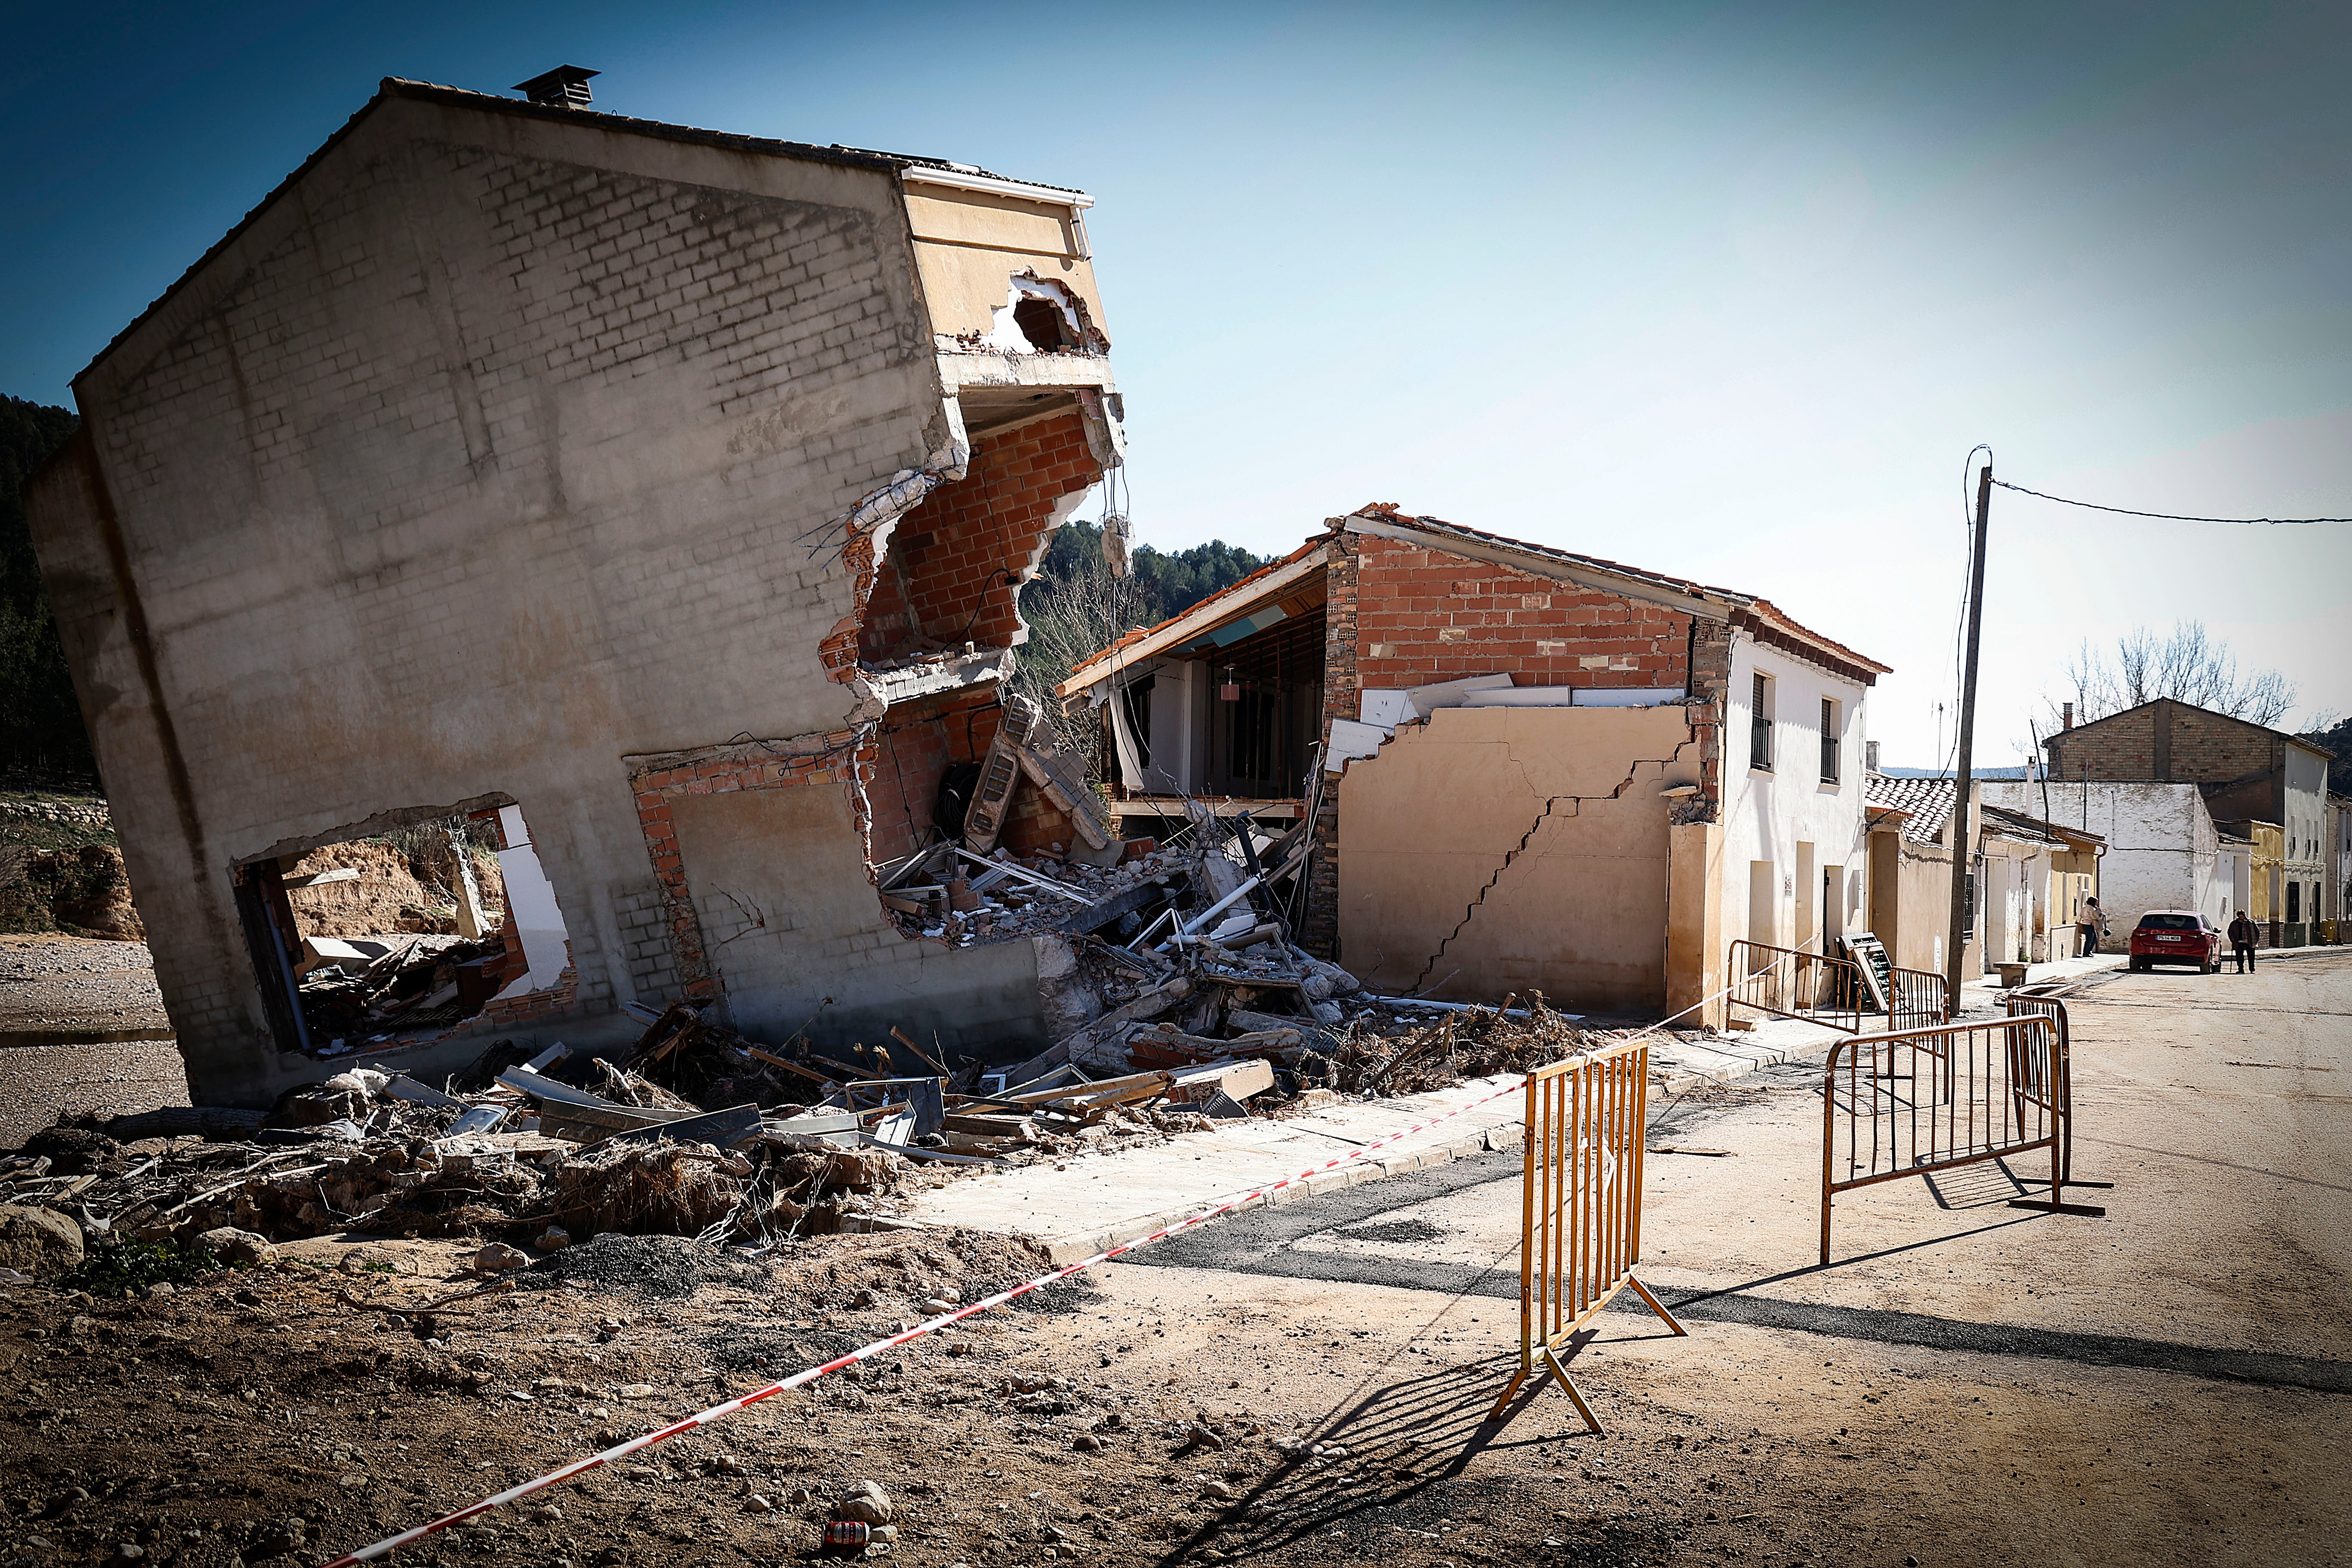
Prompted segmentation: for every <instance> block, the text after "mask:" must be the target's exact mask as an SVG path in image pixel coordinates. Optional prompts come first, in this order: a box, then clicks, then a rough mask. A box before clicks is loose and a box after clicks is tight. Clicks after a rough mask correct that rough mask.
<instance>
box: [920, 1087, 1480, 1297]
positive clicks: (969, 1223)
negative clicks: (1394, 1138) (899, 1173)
mask: <svg viewBox="0 0 2352 1568" xmlns="http://www.w3.org/2000/svg"><path fill="white" fill-rule="evenodd" d="M1523 1081H1524V1080H1523V1079H1521V1078H1520V1077H1519V1076H1518V1075H1517V1074H1516V1073H1512V1074H1507V1075H1505V1076H1502V1077H1498V1078H1483V1079H1471V1080H1470V1081H1468V1082H1466V1083H1463V1084H1458V1085H1456V1086H1454V1088H1452V1089H1433V1090H1431V1091H1430V1092H1429V1093H1426V1094H1416V1095H1410V1096H1406V1097H1403V1098H1400V1099H1395V1100H1358V1101H1353V1102H1349V1103H1342V1104H1339V1105H1334V1106H1329V1107H1327V1108H1325V1109H1323V1110H1310V1111H1307V1112H1305V1113H1304V1114H1301V1115H1298V1116H1294V1117H1288V1118H1286V1119H1284V1120H1282V1121H1260V1120H1256V1119H1251V1120H1248V1121H1243V1120H1239V1119H1236V1120H1234V1121H1224V1122H1220V1123H1219V1124H1218V1125H1217V1127H1216V1128H1215V1130H1214V1131H1208V1132H1194V1133H1188V1134H1186V1135H1184V1136H1182V1137H1180V1138H1177V1139H1175V1140H1173V1141H1172V1142H1167V1143H1163V1144H1160V1145H1158V1146H1156V1147H1153V1148H1149V1149H1129V1150H1125V1151H1122V1152H1117V1153H1086V1154H1077V1155H1074V1156H1072V1157H1071V1158H1069V1159H1067V1160H1065V1161H1062V1162H1060V1163H1058V1164H1051V1165H1047V1164H1038V1165H1026V1166H1024V1167H1022V1168H1021V1169H1019V1170H1013V1171H1006V1172H1003V1173H998V1174H992V1175H984V1176H975V1177H972V1178H971V1180H969V1181H962V1182H957V1183H955V1184H952V1185H950V1186H945V1187H940V1188H938V1189H937V1190H935V1191H932V1192H929V1193H926V1194H923V1195H922V1196H921V1197H919V1198H918V1199H917V1200H916V1202H915V1205H914V1207H913V1208H912V1209H911V1210H910V1211H909V1212H908V1213H907V1214H906V1215H902V1216H900V1217H901V1219H902V1220H903V1221H909V1222H912V1223H914V1224H917V1225H924V1226H966V1227H968V1228H971V1229H973V1230H985V1231H993V1232H996V1233H998V1234H1000V1235H1010V1236H1020V1237H1028V1238H1030V1239H1033V1240H1035V1241H1039V1242H1042V1243H1044V1244H1045V1248H1046V1250H1047V1251H1048V1252H1050V1253H1051V1254H1052V1255H1053V1258H1054V1261H1055V1263H1073V1262H1076V1260H1077V1259H1079V1258H1085V1257H1087V1256H1089V1255H1091V1254H1093V1253H1097V1252H1100V1251H1102V1250H1103V1249H1105V1248H1106V1247H1116V1246H1118V1244H1119V1243H1121V1242H1125V1241H1133V1240H1134V1239H1135V1238H1136V1237H1139V1236H1146V1235H1149V1234H1150V1233H1151V1232H1152V1231H1155V1230H1158V1229H1159V1228H1160V1226H1164V1225H1168V1224H1171V1223H1172V1222H1174V1221H1176V1220H1180V1219H1182V1218H1184V1217H1185V1216H1187V1215H1192V1214H1197V1213H1198V1212H1200V1211H1201V1210H1202V1209H1203V1208H1206V1207H1208V1206H1209V1205H1212V1204H1215V1203H1220V1202H1223V1200H1225V1199H1226V1198H1229V1197H1233V1196H1234V1195H1236V1194H1243V1193H1247V1192H1250V1191H1252V1190H1253V1189H1255V1188H1257V1187H1260V1186H1264V1185H1265V1184H1269V1183H1273V1182H1278V1181H1280V1180H1282V1179H1283V1178H1284V1177H1286V1176H1292V1175H1296V1174H1297V1173H1299V1172H1301V1171H1305V1170H1307V1169H1310V1168H1311V1167H1314V1166H1317V1165H1320V1164H1322V1163H1325V1162H1326V1161H1328V1160H1331V1159H1333V1158H1335V1157H1338V1156H1340V1155H1345V1154H1347V1153H1349V1152H1351V1151H1353V1150H1356V1149H1360V1148H1362V1147H1363V1146H1364V1145H1365V1144H1367V1143H1370V1142H1376V1141H1378V1140H1379V1139H1381V1138H1385V1137H1387V1136H1389V1135H1390V1134H1391V1133H1393V1132H1396V1131H1400V1130H1402V1129H1403V1128H1406V1127H1410V1126H1412V1125H1413V1124H1414V1123H1415V1122H1418V1121H1427V1120H1429V1119H1430V1118H1432V1117H1434V1116H1439V1115H1442V1114H1444V1112H1447V1111H1450V1110H1460V1109H1461V1108H1462V1107H1465V1106H1470V1107H1474V1109H1471V1110H1463V1111H1462V1113H1461V1114H1460V1115H1457V1116H1454V1117H1451V1118H1450V1119H1448V1120H1447V1121H1442V1122H1440V1123H1439V1124H1438V1125H1436V1126H1434V1127H1431V1128H1428V1129H1426V1130H1424V1131H1420V1132H1417V1133H1414V1134H1413V1135H1412V1137H1410V1138H1404V1139H1401V1140H1399V1141H1398V1142H1395V1143H1391V1144H1390V1145H1388V1146H1387V1147H1385V1148H1383V1149H1381V1151H1380V1152H1378V1153H1375V1154H1369V1155H1366V1156H1365V1157H1364V1158H1363V1159H1360V1160H1354V1161H1350V1162H1349V1163H1347V1164H1345V1165H1341V1166H1339V1167H1337V1168H1336V1169H1333V1170H1329V1171H1325V1172H1321V1173H1318V1174H1316V1175H1313V1176H1310V1177H1308V1178H1307V1180H1305V1181H1303V1182H1298V1183H1296V1184H1292V1185H1291V1186H1288V1187H1286V1188H1284V1189H1283V1190H1282V1191H1280V1192H1278V1193H1276V1194H1273V1195H1272V1197H1271V1198H1270V1199H1260V1200H1258V1202H1259V1203H1265V1202H1275V1203H1281V1202H1286V1201H1287V1200H1289V1199H1292V1198H1298V1197H1306V1196H1308V1195H1310V1194H1316V1193H1323V1192H1329V1191H1331V1190H1332V1189H1334V1188H1337V1187H1344V1186H1353V1185H1354V1184H1356V1183H1358V1182H1369V1181H1375V1180H1378V1179H1379V1178H1380V1177H1382V1176H1392V1175H1397V1174H1401V1173H1404V1172H1407V1171H1418V1170H1421V1169H1423V1168H1424V1167H1426V1166H1431V1165H1442V1164H1444V1163H1446V1162H1447V1161H1449V1160H1454V1159H1457V1158H1459V1157H1460V1156H1462V1155H1465V1154H1475V1153H1478V1152H1482V1151H1485V1150H1488V1149H1516V1148H1517V1147H1518V1145H1519V1142H1520V1141H1521V1137H1522V1129H1521V1127H1520V1114H1519V1113H1520V1109H1521V1106H1522V1104H1523V1103H1524V1102H1523V1101H1522V1100H1521V1098H1520V1094H1519V1085H1520V1084H1521V1083H1522V1082H1523ZM1482 1102H1483V1103H1482ZM1253 1206H1255V1205H1253Z"/></svg>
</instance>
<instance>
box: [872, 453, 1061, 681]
mask: <svg viewBox="0 0 2352 1568" xmlns="http://www.w3.org/2000/svg"><path fill="white" fill-rule="evenodd" d="M1101 477H1102V469H1101V468H1100V467H1099V466H1098V465H1097V463H1096V462H1095V458H1094V454H1093V452H1092V451H1091V450H1089V449H1088V447H1087V432H1086V426H1085V423H1084V422H1083V421H1082V420H1081V419H1080V418H1079V416H1078V414H1077V411H1076V410H1075V409H1073V410H1071V411H1070V412H1069V413H1067V414H1063V415H1058V416H1055V417H1054V418H1051V419H1040V420H1038V421H1037V422H1036V423H1035V424H1034V425H1024V426H1020V427H1019V428H1017V429H1013V430H1008V431H1006V432H1005V433H1004V434H1003V435H1002V436H999V437H992V438H989V439H983V440H982V441H980V442H979V443H977V444H976V446H975V447H974V449H973V452H972V456H971V467H970V468H968V469H967V470H966V472H965V475H964V477H963V478H962V479H959V480H957V481H956V482H955V483H953V484H948V485H941V486H940V488H939V489H935V490H933V491H932V492H931V493H930V494H929V496H927V497H925V498H924V500H923V502H922V504H921V505H920V506H918V507H916V508H915V509H914V510H912V511H910V512H908V514H907V515H906V516H905V517H904V518H902V519H900V520H899V522H898V530H897V531H896V532H894V533H893V534H892V535H891V536H890V544H889V552H890V554H891V556H892V557H893V558H895V559H896V560H897V561H898V563H899V568H900V570H901V571H903V572H904V573H905V574H906V579H907V592H908V609H909V610H911V611H912V613H913V616H914V624H915V626H916V627H917V628H918V629H919V631H920V633H921V635H922V636H924V637H928V638H929V639H930V640H932V641H934V642H938V643H947V644H952V643H959V642H974V643H978V644H980V645H981V646H982V647H1008V646H1010V644H1011V642H1012V638H1013V632H1014V630H1015V629H1016V628H1017V627H1018V626H1019V621H1018V619H1017V617H1016V616H1015V615H1014V612H1013V596H1014V590H1013V584H1011V583H1010V582H1008V581H1007V580H1006V574H1008V573H1009V574H1013V575H1015V576H1017V575H1018V574H1021V573H1022V572H1024V571H1025V570H1027V568H1028V566H1029V564H1030V563H1031V561H1032V560H1034V558H1035V556H1036V554H1037V552H1038V550H1039V549H1040V548H1041V547H1042V546H1043V545H1044V543H1045V533H1046V531H1047V527H1048V525H1049V524H1050V523H1051V522H1052V521H1053V514H1054V503H1055V501H1058V500H1061V499H1062V498H1063V497H1064V496H1068V495H1075V494H1076V493H1077V492H1078V491H1080V490H1083V489H1086V488H1087V486H1089V485H1091V484H1093V483H1094V482H1095V481H1096V480H1097V479H1100V478H1101ZM883 575H884V576H886V577H887V575H888V569H887V566H886V568H885V570H884V573H883ZM883 591H884V590H881V589H879V588H877V597H878V596H879V595H880V594H881V593H882V592H883ZM870 613H871V611H870V606H869V614H870Z"/></svg>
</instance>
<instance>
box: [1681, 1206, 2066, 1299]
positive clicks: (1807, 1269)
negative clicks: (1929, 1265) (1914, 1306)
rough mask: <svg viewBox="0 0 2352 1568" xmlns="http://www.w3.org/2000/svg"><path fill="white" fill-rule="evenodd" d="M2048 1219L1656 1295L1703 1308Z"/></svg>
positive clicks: (2005, 1223)
mask: <svg viewBox="0 0 2352 1568" xmlns="http://www.w3.org/2000/svg"><path fill="white" fill-rule="evenodd" d="M2049 1217H2050V1216H2049V1215H2042V1214H2027V1215H2017V1216H2016V1217H2015V1218H2012V1219H1997V1220H1994V1221H1993V1222H1992V1223H1991V1224H1990V1225H1980V1226H1976V1227H1975V1228H1973V1229H1971V1230H1955V1231H1950V1232H1948V1233H1947V1234H1945V1235H1942V1236H1927V1237H1920V1238H1919V1239H1918V1240H1917V1241H1906V1242H1905V1243H1903V1244H1902V1245H1901V1246H1900V1247H1880V1248H1879V1249H1878V1250H1877V1251H1875V1252H1858V1253H1855V1254H1854V1255H1853V1257H1851V1258H1838V1259H1837V1260H1836V1261H1835V1262H1832V1263H1807V1264H1804V1265H1802V1266H1801V1267H1799V1268H1784V1269H1782V1270H1781V1271H1780V1273H1778V1274H1763V1275H1759V1276H1758V1277H1757V1278H1755V1279H1743V1280H1741V1281H1740V1282H1739V1283H1738V1284H1736V1285H1717V1286H1711V1287H1708V1288H1706V1289H1696V1290H1693V1289H1682V1290H1677V1289H1674V1288H1672V1287H1667V1286H1661V1287H1659V1288H1658V1294H1659V1295H1660V1296H1662V1297H1664V1300H1665V1303H1666V1305H1667V1306H1669V1307H1671V1308H1673V1309H1674V1310H1675V1311H1676V1312H1680V1311H1681V1310H1683V1309H1684V1308H1685V1307H1691V1308H1697V1307H1703V1306H1704V1305H1705V1304H1706V1303H1707V1302H1709V1301H1713V1300H1718V1299H1720V1298H1722V1297H1725V1296H1739V1295H1744V1294H1746V1293H1747V1292H1748V1291H1750V1290H1755V1289H1761V1288H1762V1287H1764V1286H1767V1285H1780V1284H1784V1283H1786V1282H1787V1281H1789V1280H1790V1279H1811V1278H1813V1277H1814V1276H1816V1275H1823V1274H1834V1273H1836V1272H1837V1271H1838V1270H1840V1269H1842V1268H1853V1266H1854V1265H1855V1264H1858V1263H1875V1262H1877V1261H1878V1260H1880V1259H1881V1258H1899V1257H1901V1256H1902V1255H1903V1254H1905V1253H1906V1252H1923V1251H1925V1250H1927V1248H1928V1247H1943V1246H1947V1245H1948V1244H1949V1243H1952V1242H1955V1241H1967V1240H1969V1239H1971V1238H1973V1237H1979V1236H1989V1235H1990V1234H1991V1233H1992V1232H1994V1231H1996V1230H2007V1229H2008V1228H2010V1227H2011V1226H2019V1225H2040V1224H2042V1223H2043V1222H2045V1221H2046V1220H2048V1219H2049Z"/></svg>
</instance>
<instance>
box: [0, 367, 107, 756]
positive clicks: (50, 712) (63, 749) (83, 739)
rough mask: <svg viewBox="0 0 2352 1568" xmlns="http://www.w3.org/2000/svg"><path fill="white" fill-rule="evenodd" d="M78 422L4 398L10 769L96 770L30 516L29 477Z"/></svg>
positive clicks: (4, 667) (0, 425) (3, 562)
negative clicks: (35, 547)
mask: <svg viewBox="0 0 2352 1568" xmlns="http://www.w3.org/2000/svg"><path fill="white" fill-rule="evenodd" d="M77 424H79V420H77V419H76V418H75V416H74V415H73V414H72V413H71V412H70V411H69V410H67V409H63V408H50V407H47V406H45V405H41V404H38V403H27V402H26V401H24V400H23V399H22V398H16V397H0V768H5V769H6V770H8V771H11V772H14V771H18V770H29V771H32V772H36V773H74V774H88V773H92V772H94V771H95V767H94V764H93V763H92V762H91V760H90V752H89V736H88V735H87V734H85V733H84V732H83V731H82V725H81V709H80V707H79V704H77V703H76V702H75V700H74V693H73V682H72V680H71V679H70V678H69V677H68V675H67V673H66V656H65V649H64V647H61V646H60V645H59V644H58V625H57V621H56V619H55V618H54V617H53V616H51V615H50V613H49V595H48V590H47V587H46V586H45V585H44V584H42V581H41V568H40V563H38V562H37V561H36V560H35V559H34V556H33V536H32V532H31V530H30V529H29V528H28V527H27V526H26V521H25V481H26V479H29V478H31V477H32V473H33V470H34V469H35V468H39V467H40V466H41V464H42V463H43V462H45V461H47V458H48V456H49V454H50V453H52V452H54V451H56V450H57V449H58V447H61V446H63V445H64V444H65V440H66V437H68V436H71V435H72V434H73V433H74V426H76V425H77Z"/></svg>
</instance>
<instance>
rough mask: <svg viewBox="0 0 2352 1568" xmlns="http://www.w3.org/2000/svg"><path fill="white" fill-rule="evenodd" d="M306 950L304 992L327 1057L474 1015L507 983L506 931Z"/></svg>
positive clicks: (330, 943)
mask: <svg viewBox="0 0 2352 1568" xmlns="http://www.w3.org/2000/svg"><path fill="white" fill-rule="evenodd" d="M303 954H304V956H303V973H302V975H301V979H300V984H299V987H298V990H297V994H298V995H299V998H300V1001H301V1005H302V1018H303V1022H304V1023H305V1024H307V1025H308V1026H310V1037H311V1039H312V1040H313V1041H314V1042H315V1043H316V1045H317V1047H318V1049H319V1054H320V1055H321V1056H335V1055H342V1054H349V1053H350V1052H352V1051H356V1050H360V1049H363V1048H365V1047H367V1046H369V1045H371V1044H374V1043H376V1042H379V1041H382V1040H385V1039H389V1038H391V1037H393V1036H394V1035H395V1034H400V1033H405V1032H408V1031H411V1030H416V1029H426V1028H444V1027H446V1026H450V1025H452V1024H456V1023H457V1022H459V1021H460V1020H461V1019H465V1018H468V1017H471V1016H473V1015H474V1014H476V1013H478V1012H480V1011H481V1010H482V1005H483V1004H484V1003H486V1002H488V1000H489V999H490V998H491V996H493V995H494V994H497V992H498V989H499V985H500V984H503V983H504V979H505V968H506V960H507V949H506V941H505V938H504V937H502V936H488V937H482V938H478V939H475V940H470V941H469V940H468V939H467V938H464V937H456V936H433V935H422V934H419V935H406V936H396V937H383V938H376V939H359V940H354V941H350V942H344V941H338V940H335V939H331V938H316V939H313V940H312V941H310V942H306V943H305V944H304V948H303Z"/></svg>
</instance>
